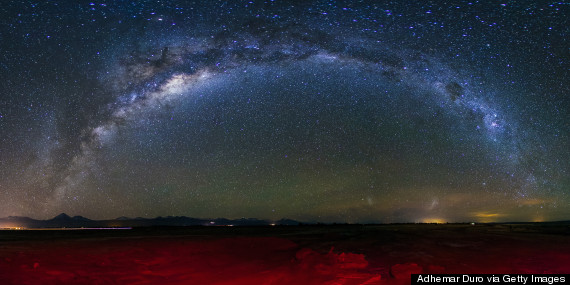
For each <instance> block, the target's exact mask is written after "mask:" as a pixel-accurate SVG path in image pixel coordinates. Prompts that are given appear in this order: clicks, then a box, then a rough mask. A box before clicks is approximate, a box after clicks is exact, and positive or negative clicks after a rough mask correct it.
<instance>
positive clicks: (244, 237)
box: [0, 226, 570, 285]
mask: <svg viewBox="0 0 570 285" xmlns="http://www.w3.org/2000/svg"><path fill="white" fill-rule="evenodd" d="M259 231H260V232H263V235H265V236H263V235H260V234H251V233H246V234H241V233H237V234H232V235H230V236H229V237H228V236H224V235H222V236H220V235H215V234H212V233H208V234H206V235H201V236H197V235H167V236H164V235H161V236H156V235H155V236H147V235H144V234H142V235H140V234H136V235H134V236H128V235H126V236H119V237H117V236H115V237H101V236H99V237H93V238H85V237H82V238H61V237H59V238H57V239H55V240H49V239H43V238H41V239H39V240H38V239H24V240H22V241H18V240H12V241H7V242H3V243H2V244H1V246H0V280H3V282H2V284H161V285H166V284H220V285H221V284H244V285H245V284H298V285H302V284H328V285H333V284H334V285H341V284H345V285H351V284H406V283H409V274H411V273H422V272H423V273H461V274H463V273H503V274H506V273H509V274H511V273H513V274H514V273H570V243H569V242H568V241H570V238H569V236H568V235H564V234H557V235H553V234H542V233H532V232H524V233H510V232H508V231H504V229H499V230H498V231H492V230H491V231H490V230H489V229H487V231H482V230H471V229H469V228H455V229H454V228H451V229H450V228H443V227H440V228H428V230H426V228H423V229H422V228H419V227H417V226H416V227H415V228H414V227H409V228H406V227H405V226H402V227H399V228H398V227H393V228H382V229H375V228H362V229H354V228H328V229H327V228H311V227H307V228H306V230H305V231H303V230H296V232H294V233H291V234H286V231H285V232H284V231H281V232H275V233H273V235H274V236H267V232H264V230H263V229H259ZM270 234H271V233H270Z"/></svg>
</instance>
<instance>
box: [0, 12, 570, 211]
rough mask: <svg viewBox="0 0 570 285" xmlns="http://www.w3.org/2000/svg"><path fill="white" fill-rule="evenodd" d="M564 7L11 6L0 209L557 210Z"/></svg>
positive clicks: (563, 143)
mask: <svg viewBox="0 0 570 285" xmlns="http://www.w3.org/2000/svg"><path fill="white" fill-rule="evenodd" d="M569 8H570V5H569V4H568V3H565V2H556V1H554V2H548V1H547V2H543V3H534V2H533V1H517V2H516V3H515V2H506V3H503V4H501V3H490V2H487V1H457V2H456V3H439V2H438V3H435V2H429V1H428V2H426V3H424V4H422V5H420V4H409V3H406V2H404V1H396V2H390V3H381V2H377V1H358V2H357V1H307V2H303V3H300V2H299V3H297V2H294V3H289V2H286V1H208V3H202V2H190V1H183V2H178V1H158V2H157V1H138V2H88V1H87V2H78V3H73V4H70V3H66V2H61V1H50V2H39V3H36V2H27V1H23V2H15V1H11V2H9V4H7V5H5V6H3V7H2V8H0V9H1V10H0V15H1V16H2V18H3V24H2V26H1V27H0V36H1V38H2V49H1V51H0V52H1V58H2V60H1V62H0V82H2V89H1V96H2V100H1V103H0V132H1V133H0V200H1V201H3V202H2V203H3V204H2V207H0V216H8V215H26V216H31V217H35V218H48V217H51V216H53V215H55V214H57V213H60V212H66V213H69V214H72V215H83V216H87V217H90V218H95V219H102V218H115V217H118V216H133V217H135V216H142V217H154V216H159V215H162V216H167V215H172V216H175V215H184V216H193V217H199V218H216V217H226V218H237V217H254V218H262V219H280V218H292V219H299V220H304V221H320V222H433V221H450V222H465V221H481V222H493V221H546V220H564V219H568V218H569V217H570V206H569V205H570V203H569V202H570V197H568V194H569V192H568V191H569V190H570V189H569V187H570V180H569V177H570V176H569V171H570V165H569V161H570V145H569V133H570V125H569V124H570V122H569V118H570V114H569V113H568V110H569V107H570V104H569V103H570V102H569V96H568V95H570V87H569V84H568V83H569V81H568V78H570V72H569V71H570V63H569V60H570V58H569V54H570V52H569V51H570V50H569V47H570V45H569V44H568V42H567V38H568V34H569V28H568V26H569V25H568V20H567V17H568V15H569V13H568V12H569Z"/></svg>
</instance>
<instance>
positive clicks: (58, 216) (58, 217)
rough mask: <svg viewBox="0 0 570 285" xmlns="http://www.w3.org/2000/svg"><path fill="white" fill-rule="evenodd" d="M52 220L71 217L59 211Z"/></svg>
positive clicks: (69, 218)
mask: <svg viewBox="0 0 570 285" xmlns="http://www.w3.org/2000/svg"><path fill="white" fill-rule="evenodd" d="M52 220H71V217H70V216H68V215H67V214H66V213H61V214H59V215H57V216H55V217H54V218H53V219H52Z"/></svg>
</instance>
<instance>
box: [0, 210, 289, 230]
mask: <svg viewBox="0 0 570 285" xmlns="http://www.w3.org/2000/svg"><path fill="white" fill-rule="evenodd" d="M299 224H300V223H299V222H298V221H295V220H289V219H281V220H278V221H268V220H259V219H251V218H250V219H245V218H241V219H234V220H231V219H224V218H218V219H197V218H189V217H184V216H176V217H173V216H168V217H157V218H152V219H148V218H140V217H137V218H129V217H119V218H116V219H112V220H91V219H88V218H85V217H82V216H74V217H70V216H69V215H67V214H65V213H61V214H59V215H57V216H55V217H54V218H52V219H49V220H35V219H32V218H28V217H14V216H10V217H6V218H0V228H13V227H23V228H107V227H152V226H268V225H299Z"/></svg>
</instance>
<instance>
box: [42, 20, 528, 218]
mask: <svg viewBox="0 0 570 285" xmlns="http://www.w3.org/2000/svg"><path fill="white" fill-rule="evenodd" d="M308 60H316V61H320V62H325V63H326V62H334V63H337V64H346V65H358V66H361V67H362V68H363V69H368V70H371V71H373V72H377V73H381V74H382V76H384V77H385V78H386V79H387V80H390V81H393V82H401V84H404V85H407V86H409V87H412V88H414V89H416V90H424V91H428V92H430V93H431V94H433V96H434V98H430V100H433V102H434V104H435V105H438V106H437V108H445V109H446V110H447V111H448V112H453V113H454V114H456V115H457V116H459V117H462V118H463V119H469V120H472V121H473V120H474V121H477V122H478V124H477V128H480V129H481V130H479V131H480V132H481V134H482V136H484V137H485V138H486V140H487V141H488V142H489V143H490V144H491V145H492V146H493V144H496V146H495V147H497V148H502V149H503V150H506V152H507V153H508V157H509V159H510V160H511V163H512V164H517V163H519V157H520V154H519V146H518V141H517V133H516V123H515V122H513V121H511V119H509V116H508V114H505V113H503V111H502V110H501V109H500V107H498V106H495V105H494V104H493V103H492V101H490V100H488V98H487V97H488V96H486V94H481V92H480V91H479V90H477V89H476V88H475V87H474V86H472V85H471V82H470V80H469V79H466V78H465V76H463V75H461V74H459V73H458V72H456V71H454V70H452V69H450V68H448V67H446V66H445V64H443V63H442V62H441V61H438V60H437V59H435V58H433V57H431V56H429V55H426V54H422V53H419V52H414V51H409V50H403V49H398V48H395V47H394V46H392V45H389V44H386V43H381V42H377V41H372V40H370V41H365V40H362V39H358V38H355V39H352V38H342V37H340V36H334V35H331V34H327V33H324V32H319V31H318V32H315V31H312V30H311V29H306V28H303V27H301V26H298V25H287V26H280V27H275V26H272V25H270V24H268V23H265V22H262V21H252V22H249V23H246V24H245V25H243V26H242V28H240V29H238V30H234V31H228V30H225V31H223V32H221V33H219V34H217V35H215V36H212V37H210V38H205V39H202V40H200V41H194V43H187V44H180V45H176V46H163V47H157V48H155V49H154V50H151V51H148V52H147V53H142V52H132V53H131V54H130V55H128V56H123V57H122V58H121V59H120V61H119V66H120V67H119V68H118V70H119V71H118V72H113V73H111V76H109V78H108V79H109V83H108V84H110V85H112V86H113V90H115V91H114V92H115V93H116V94H120V95H119V96H117V97H116V100H115V101H114V102H112V103H111V104H109V105H108V106H107V109H106V114H107V115H106V118H103V119H102V120H100V121H97V122H92V123H91V124H90V126H89V127H86V128H85V129H84V130H83V133H84V135H83V139H82V141H81V145H80V150H79V152H78V154H77V155H76V156H75V157H74V158H73V160H72V161H71V162H70V164H69V167H68V169H67V170H65V173H64V174H63V175H62V179H61V182H60V183H59V184H58V185H57V187H56V188H55V191H54V194H53V198H52V200H51V201H50V204H51V205H50V206H53V205H54V204H55V205H59V204H60V203H62V202H64V201H66V200H70V199H73V197H72V196H73V192H74V191H78V190H77V189H79V188H81V183H82V182H83V181H84V180H85V179H86V178H87V177H89V175H93V173H96V172H97V170H96V168H97V167H98V166H97V163H96V159H95V156H96V155H97V152H98V150H99V149H101V148H104V147H105V146H107V145H110V144H112V143H113V140H114V136H115V135H116V133H117V132H118V131H119V130H120V129H121V128H123V127H125V126H126V125H129V121H130V119H131V118H132V117H133V116H135V115H136V114H139V115H140V114H144V112H145V111H147V110H148V109H151V108H153V107H154V106H156V105H157V104H159V105H160V104H168V103H169V102H172V101H173V100H176V99H178V98H181V97H184V96H191V94H192V88H193V87H194V86H196V85H199V84H203V83H204V82H207V81H208V80H209V79H210V78H213V77H216V76H217V75H218V74H222V73H225V72H227V71H231V70H235V69H239V68H243V67H245V66H250V65H269V66H278V65H280V64H285V63H288V62H302V61H308ZM474 131H475V130H474ZM521 191H522V190H521ZM519 194H521V193H519ZM523 194H524V193H523ZM50 208H51V207H50Z"/></svg>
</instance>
